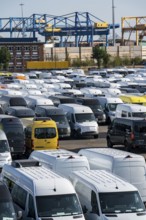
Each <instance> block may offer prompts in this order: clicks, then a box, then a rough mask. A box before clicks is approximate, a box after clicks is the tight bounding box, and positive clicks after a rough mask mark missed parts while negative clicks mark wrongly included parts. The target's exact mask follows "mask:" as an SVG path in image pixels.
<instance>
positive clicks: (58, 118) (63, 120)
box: [49, 115, 68, 124]
mask: <svg viewBox="0 0 146 220" xmlns="http://www.w3.org/2000/svg"><path fill="white" fill-rule="evenodd" d="M49 116H50V117H51V118H52V120H54V121H55V122H57V123H58V124H67V123H68V121H67V118H66V116H65V115H49Z"/></svg>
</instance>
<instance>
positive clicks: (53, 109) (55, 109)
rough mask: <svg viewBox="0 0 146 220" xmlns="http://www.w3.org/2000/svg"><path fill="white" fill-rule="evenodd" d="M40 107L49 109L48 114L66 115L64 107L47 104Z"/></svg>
mask: <svg viewBox="0 0 146 220" xmlns="http://www.w3.org/2000/svg"><path fill="white" fill-rule="evenodd" d="M38 108H42V109H44V110H48V115H58V114H60V115H65V113H64V111H63V109H61V108H58V107H56V106H47V105H46V106H45V105H43V106H38Z"/></svg>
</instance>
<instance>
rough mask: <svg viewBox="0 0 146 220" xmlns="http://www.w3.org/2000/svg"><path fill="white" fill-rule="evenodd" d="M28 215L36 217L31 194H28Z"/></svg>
mask: <svg viewBox="0 0 146 220" xmlns="http://www.w3.org/2000/svg"><path fill="white" fill-rule="evenodd" d="M28 217H30V218H34V219H36V216H35V208H34V201H33V197H32V195H29V201H28Z"/></svg>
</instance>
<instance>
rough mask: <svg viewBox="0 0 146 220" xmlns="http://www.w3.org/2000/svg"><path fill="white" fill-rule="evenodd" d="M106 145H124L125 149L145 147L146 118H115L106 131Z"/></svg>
mask: <svg viewBox="0 0 146 220" xmlns="http://www.w3.org/2000/svg"><path fill="white" fill-rule="evenodd" d="M106 139H107V146H108V147H113V146H114V145H124V146H125V148H126V150H130V149H131V148H136V147H146V120H145V119H140V118H130V119H128V118H115V119H114V120H113V122H112V123H111V125H109V127H108V131H107V136H106Z"/></svg>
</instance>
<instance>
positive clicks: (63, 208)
mask: <svg viewBox="0 0 146 220" xmlns="http://www.w3.org/2000/svg"><path fill="white" fill-rule="evenodd" d="M36 204H37V210H38V216H39V217H62V216H72V215H79V214H82V211H81V207H80V204H79V201H78V199H77V196H76V195H75V194H66V195H56V196H50V195H49V196H37V197H36Z"/></svg>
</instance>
